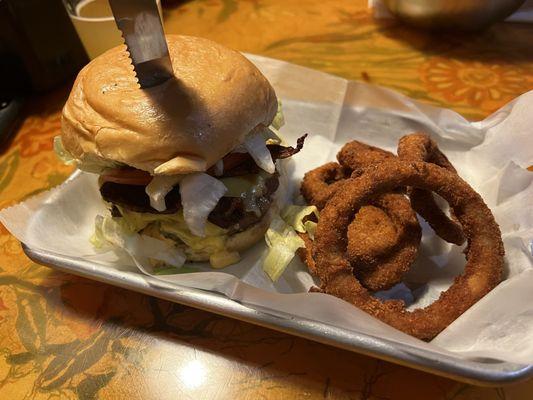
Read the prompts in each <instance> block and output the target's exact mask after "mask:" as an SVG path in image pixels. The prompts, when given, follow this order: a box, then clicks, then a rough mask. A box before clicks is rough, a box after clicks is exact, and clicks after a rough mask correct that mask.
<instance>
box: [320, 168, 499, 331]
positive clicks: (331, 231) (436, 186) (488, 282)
mask: <svg viewBox="0 0 533 400" xmlns="http://www.w3.org/2000/svg"><path fill="white" fill-rule="evenodd" d="M398 186H412V187H416V188H420V189H426V190H431V191H434V192H435V193H437V194H439V195H440V196H441V197H443V198H444V199H445V200H446V201H447V202H448V203H449V204H450V206H451V208H452V210H453V211H454V212H455V215H456V216H457V218H458V220H459V222H460V223H461V224H462V226H463V229H464V234H465V236H466V237H467V238H468V246H467V250H466V259H467V262H466V266H465V269H464V272H463V273H462V274H461V275H460V276H458V277H456V278H455V280H454V283H453V284H452V286H450V288H449V289H447V290H446V291H445V292H443V293H441V295H440V297H439V298H438V299H437V300H436V301H435V302H433V303H432V304H431V305H429V306H427V307H425V308H422V309H417V310H414V311H407V310H406V308H405V304H404V303H403V302H402V301H399V300H388V301H381V300H379V299H377V298H374V297H373V296H372V295H371V294H370V293H369V292H368V291H367V290H366V289H365V288H364V287H363V286H362V285H361V283H360V282H359V281H358V280H357V279H356V278H355V276H354V274H353V269H352V266H351V264H350V261H349V260H348V259H347V257H346V254H345V252H346V242H347V238H346V233H347V229H348V224H349V222H350V220H351V218H352V216H353V214H354V213H356V212H357V210H359V208H360V207H362V206H363V205H365V204H367V203H368V202H369V200H370V199H371V198H372V197H375V196H376V195H379V194H382V193H387V192H390V191H391V190H393V189H394V188H395V187H398ZM503 255H504V249H503V243H502V239H501V233H500V229H499V227H498V225H497V224H496V221H495V220H494V216H493V215H492V213H491V211H490V210H489V208H488V207H487V205H486V204H485V203H484V202H483V199H482V198H481V196H480V195H479V194H478V193H476V192H475V191H474V190H473V189H472V188H471V187H470V186H469V185H468V184H467V183H466V182H465V181H463V180H462V179H461V178H460V177H459V176H458V175H457V174H455V173H453V172H450V171H448V170H445V169H444V168H441V167H438V166H436V165H433V164H429V163H425V162H406V161H386V162H383V163H381V164H380V165H377V166H374V167H372V168H367V169H366V171H365V173H364V174H362V175H361V176H359V177H358V178H350V179H348V180H347V181H346V183H345V184H344V186H343V190H342V191H337V192H336V194H335V195H334V196H333V197H332V198H331V199H330V201H329V202H328V204H327V205H326V207H325V208H324V209H323V210H322V212H321V217H320V220H319V222H318V226H317V231H316V234H315V242H314V245H313V258H314V260H315V262H316V265H315V271H316V275H317V276H318V278H319V279H320V281H321V289H322V290H323V291H324V292H326V293H328V294H331V295H334V296H336V297H339V298H341V299H343V300H345V301H347V302H349V303H351V304H353V305H355V306H356V307H359V308H360V309H362V310H363V311H365V312H367V313H368V314H370V315H373V316H374V317H376V318H378V319H380V320H382V321H383V322H385V323H387V324H389V325H391V326H393V327H394V328H396V329H399V330H401V331H403V332H405V333H407V334H410V335H412V336H415V337H418V338H420V339H432V338H433V337H435V336H436V335H437V334H438V333H439V332H440V331H442V330H443V329H444V328H445V327H447V326H448V325H449V324H450V323H451V322H453V321H454V320H455V319H456V318H458V317H459V316H460V315H461V314H462V313H463V312H465V311H466V310H467V309H468V308H470V307H471V306H472V305H473V304H474V303H476V302H477V301H478V300H479V299H481V298H482V297H483V296H484V295H486V294H487V293H488V292H489V291H490V290H492V289H493V288H494V287H495V286H496V285H497V284H498V283H499V282H500V281H501V279H502V273H503Z"/></svg>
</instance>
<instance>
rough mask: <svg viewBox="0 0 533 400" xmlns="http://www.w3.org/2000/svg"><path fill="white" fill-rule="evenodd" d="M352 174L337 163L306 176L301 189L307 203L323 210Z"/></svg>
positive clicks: (330, 163) (328, 164)
mask: <svg viewBox="0 0 533 400" xmlns="http://www.w3.org/2000/svg"><path fill="white" fill-rule="evenodd" d="M350 173H351V171H349V170H347V169H346V168H344V167H342V166H341V165H339V164H337V163H335V162H329V163H327V164H324V165H321V166H320V167H318V168H315V169H313V170H311V171H309V172H307V173H306V174H305V175H304V178H303V181H302V185H301V188H300V191H301V193H302V196H303V197H304V199H305V200H306V201H307V203H309V204H313V205H315V206H316V207H317V208H318V209H319V210H321V209H322V208H324V206H325V205H326V203H327V202H328V200H329V198H330V197H331V196H332V195H333V193H335V191H336V190H337V189H338V188H339V187H340V185H341V184H342V181H344V180H345V179H346V178H348V177H349V176H350Z"/></svg>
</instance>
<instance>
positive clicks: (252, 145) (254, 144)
mask: <svg viewBox="0 0 533 400" xmlns="http://www.w3.org/2000/svg"><path fill="white" fill-rule="evenodd" d="M244 147H246V150H248V153H250V156H252V158H253V159H254V161H255V163H256V164H257V165H258V166H259V167H260V168H261V169H263V170H265V171H266V172H268V173H269V174H273V173H274V172H276V166H275V165H274V161H272V156H271V155H270V151H269V150H268V147H267V146H266V142H265V138H264V137H263V135H262V134H261V133H252V134H250V135H248V137H247V138H246V141H245V142H244Z"/></svg>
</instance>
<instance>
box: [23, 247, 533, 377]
mask: <svg viewBox="0 0 533 400" xmlns="http://www.w3.org/2000/svg"><path fill="white" fill-rule="evenodd" d="M22 248H23V250H24V252H25V253H26V255H27V256H28V257H29V258H30V259H32V260H33V261H35V262H37V263H39V264H43V265H47V266H49V267H51V268H55V269H58V270H61V271H62V272H66V273H72V274H75V275H80V276H83V277H86V278H89V279H93V280H97V281H100V282H103V283H107V284H111V285H115V286H120V287H122V288H125V289H130V290H134V291H137V292H141V293H144V294H147V295H151V296H154V297H159V298H162V299H165V300H168V301H172V302H177V303H181V304H185V305H188V306H191V307H195V308H199V309H202V310H205V311H209V312H213V313H216V314H221V315H225V316H228V317H231V318H236V319H239V320H242V321H245V322H249V323H253V324H256V325H261V326H264V327H267V328H270V329H274V330H278V331H282V332H286V333H289V334H293V335H296V336H300V337H303V338H306V339H310V340H314V341H318V342H321V343H325V344H328V345H332V346H335V347H340V348H343V349H346V350H349V351H353V352H358V353H363V354H366V355H370V356H373V357H377V358H381V359H384V360H386V361H390V362H394V363H399V364H402V365H405V366H409V367H412V368H416V369H421V370H424V371H427V372H431V373H434V374H438V375H442V376H446V377H449V378H453V379H458V380H462V381H466V382H469V383H473V384H478V385H480V384H481V385H489V386H495V385H501V384H508V383H513V382H517V381H520V380H524V379H527V378H528V377H530V376H533V365H519V364H514V363H508V362H503V361H499V362H494V361H491V360H488V362H487V361H485V362H481V361H476V360H469V359H464V358H460V357H451V356H448V355H445V354H440V353H429V352H426V351H423V350H420V349H417V348H414V347H412V346H410V345H407V344H403V343H396V342H393V341H390V340H387V339H382V338H379V337H374V336H371V335H367V334H362V333H359V332H356V331H352V330H348V329H344V328H338V327H335V326H333V325H329V324H326V323H322V322H317V321H313V320H309V319H304V318H298V317H293V318H289V317H287V318H285V317H281V316H279V314H278V315H276V314H271V313H268V311H266V310H261V311H259V310H256V309H253V308H250V307H248V306H246V305H245V304H241V303H239V302H237V301H235V300H231V299H229V298H227V297H225V296H224V295H222V294H218V293H214V292H208V291H204V290H201V289H194V288H189V287H185V286H179V285H177V284H170V283H167V282H164V281H161V280H158V279H156V278H153V277H150V276H146V275H141V274H139V273H133V272H129V271H120V270H115V269H111V268H109V267H107V266H105V265H102V264H98V263H95V262H92V261H87V260H84V259H81V258H76V259H74V258H66V257H64V256H62V255H58V254H53V253H50V252H47V251H43V250H39V249H33V248H30V247H28V246H26V245H25V244H22Z"/></svg>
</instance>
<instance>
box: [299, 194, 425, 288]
mask: <svg viewBox="0 0 533 400" xmlns="http://www.w3.org/2000/svg"><path fill="white" fill-rule="evenodd" d="M300 236H301V237H302V239H303V240H304V243H305V249H302V250H300V251H299V255H300V258H301V259H302V261H303V262H304V263H305V264H306V265H307V266H308V268H309V270H310V271H311V273H316V272H315V271H314V269H315V261H314V259H313V256H312V246H313V241H312V240H311V239H310V238H309V236H308V235H306V234H302V235H300ZM420 238H421V230H420V225H419V224H418V220H417V218H416V214H415V212H414V211H413V209H412V208H411V206H410V204H409V201H407V200H406V198H405V197H404V196H403V195H401V194H395V193H386V194H383V195H381V196H378V197H377V198H376V199H373V200H372V205H369V206H363V207H361V209H360V210H359V212H358V213H357V214H356V216H355V218H354V220H353V221H352V222H351V223H350V226H349V227H348V247H347V256H348V259H349V260H350V262H351V264H352V266H353V268H354V273H355V275H356V276H357V278H358V279H359V280H360V281H361V283H362V285H363V286H364V287H366V288H367V289H369V290H371V291H380V290H387V289H389V288H391V287H392V286H394V285H396V284H398V283H399V282H401V280H402V278H403V276H404V275H405V273H406V272H407V271H408V270H409V267H410V266H411V264H412V262H413V261H414V260H415V258H416V255H417V253H418V245H419V243H420Z"/></svg>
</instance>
